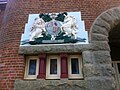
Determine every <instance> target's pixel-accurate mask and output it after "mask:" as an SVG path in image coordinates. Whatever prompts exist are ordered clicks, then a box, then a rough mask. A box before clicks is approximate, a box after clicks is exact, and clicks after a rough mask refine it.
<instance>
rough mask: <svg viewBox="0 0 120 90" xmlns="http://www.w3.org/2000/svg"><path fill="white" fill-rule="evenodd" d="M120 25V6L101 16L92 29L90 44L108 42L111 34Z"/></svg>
mask: <svg viewBox="0 0 120 90" xmlns="http://www.w3.org/2000/svg"><path fill="white" fill-rule="evenodd" d="M119 23H120V6H119V7H114V8H112V9H109V10H107V11H105V12H103V13H102V14H100V15H99V16H98V17H97V18H96V20H95V21H94V22H93V24H92V26H91V28H90V43H93V42H96V41H100V42H103V41H104V42H108V36H109V32H110V31H111V30H112V29H113V28H114V27H115V26H116V25H117V24H119Z"/></svg>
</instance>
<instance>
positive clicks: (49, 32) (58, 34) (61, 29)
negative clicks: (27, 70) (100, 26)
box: [22, 12, 86, 45]
mask: <svg viewBox="0 0 120 90" xmlns="http://www.w3.org/2000/svg"><path fill="white" fill-rule="evenodd" d="M77 33H78V23H77V21H76V18H75V17H74V16H70V15H68V13H67V12H63V13H50V14H39V17H37V18H35V19H34V22H33V24H32V26H31V28H30V34H29V35H30V38H29V41H28V43H29V44H31V45H35V44H48V43H49V44H53V43H55V44H59V43H76V42H85V40H86V38H77V36H76V34H77ZM25 43H26V42H25ZM22 44H24V42H23V43H22Z"/></svg>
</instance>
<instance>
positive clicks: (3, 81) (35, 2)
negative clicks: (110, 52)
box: [0, 0, 120, 90]
mask: <svg viewBox="0 0 120 90" xmlns="http://www.w3.org/2000/svg"><path fill="white" fill-rule="evenodd" d="M119 4H120V0H9V2H8V4H7V7H6V11H5V15H4V19H3V24H2V26H1V30H0V90H13V84H14V80H15V79H23V76H24V67H25V61H24V56H23V55H19V54H18V49H19V43H20V38H21V34H22V33H23V32H24V26H25V23H26V22H27V20H28V14H35V13H47V12H64V11H81V12H82V19H83V20H84V21H85V26H86V30H87V31H89V30H90V26H91V24H92V23H93V21H94V20H95V18H96V17H97V16H98V15H99V14H101V13H102V12H103V11H105V10H107V9H109V8H112V7H116V6H119ZM1 17H2V16H1ZM2 18H3V17H2ZM0 20H1V19H0Z"/></svg>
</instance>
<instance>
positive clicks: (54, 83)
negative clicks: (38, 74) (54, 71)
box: [14, 79, 86, 90]
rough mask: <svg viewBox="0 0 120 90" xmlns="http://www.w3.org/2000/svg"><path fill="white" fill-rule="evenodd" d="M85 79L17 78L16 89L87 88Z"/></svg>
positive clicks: (66, 89) (82, 89)
mask: <svg viewBox="0 0 120 90" xmlns="http://www.w3.org/2000/svg"><path fill="white" fill-rule="evenodd" d="M85 86H86V85H85V82H84V80H66V79H65V80H31V81H30V80H27V81H25V80H16V81H15V84H14V90H86V87H85Z"/></svg>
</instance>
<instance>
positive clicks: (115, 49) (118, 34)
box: [109, 23, 120, 90]
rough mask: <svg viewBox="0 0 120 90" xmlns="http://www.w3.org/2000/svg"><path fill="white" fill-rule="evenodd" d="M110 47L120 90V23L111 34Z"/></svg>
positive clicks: (118, 89)
mask: <svg viewBox="0 0 120 90" xmlns="http://www.w3.org/2000/svg"><path fill="white" fill-rule="evenodd" d="M109 46H110V50H111V51H110V55H111V59H112V66H113V68H114V69H115V79H116V84H117V90H120V23H119V24H118V25H117V26H115V27H114V28H113V29H112V30H111V31H110V32H109Z"/></svg>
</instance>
